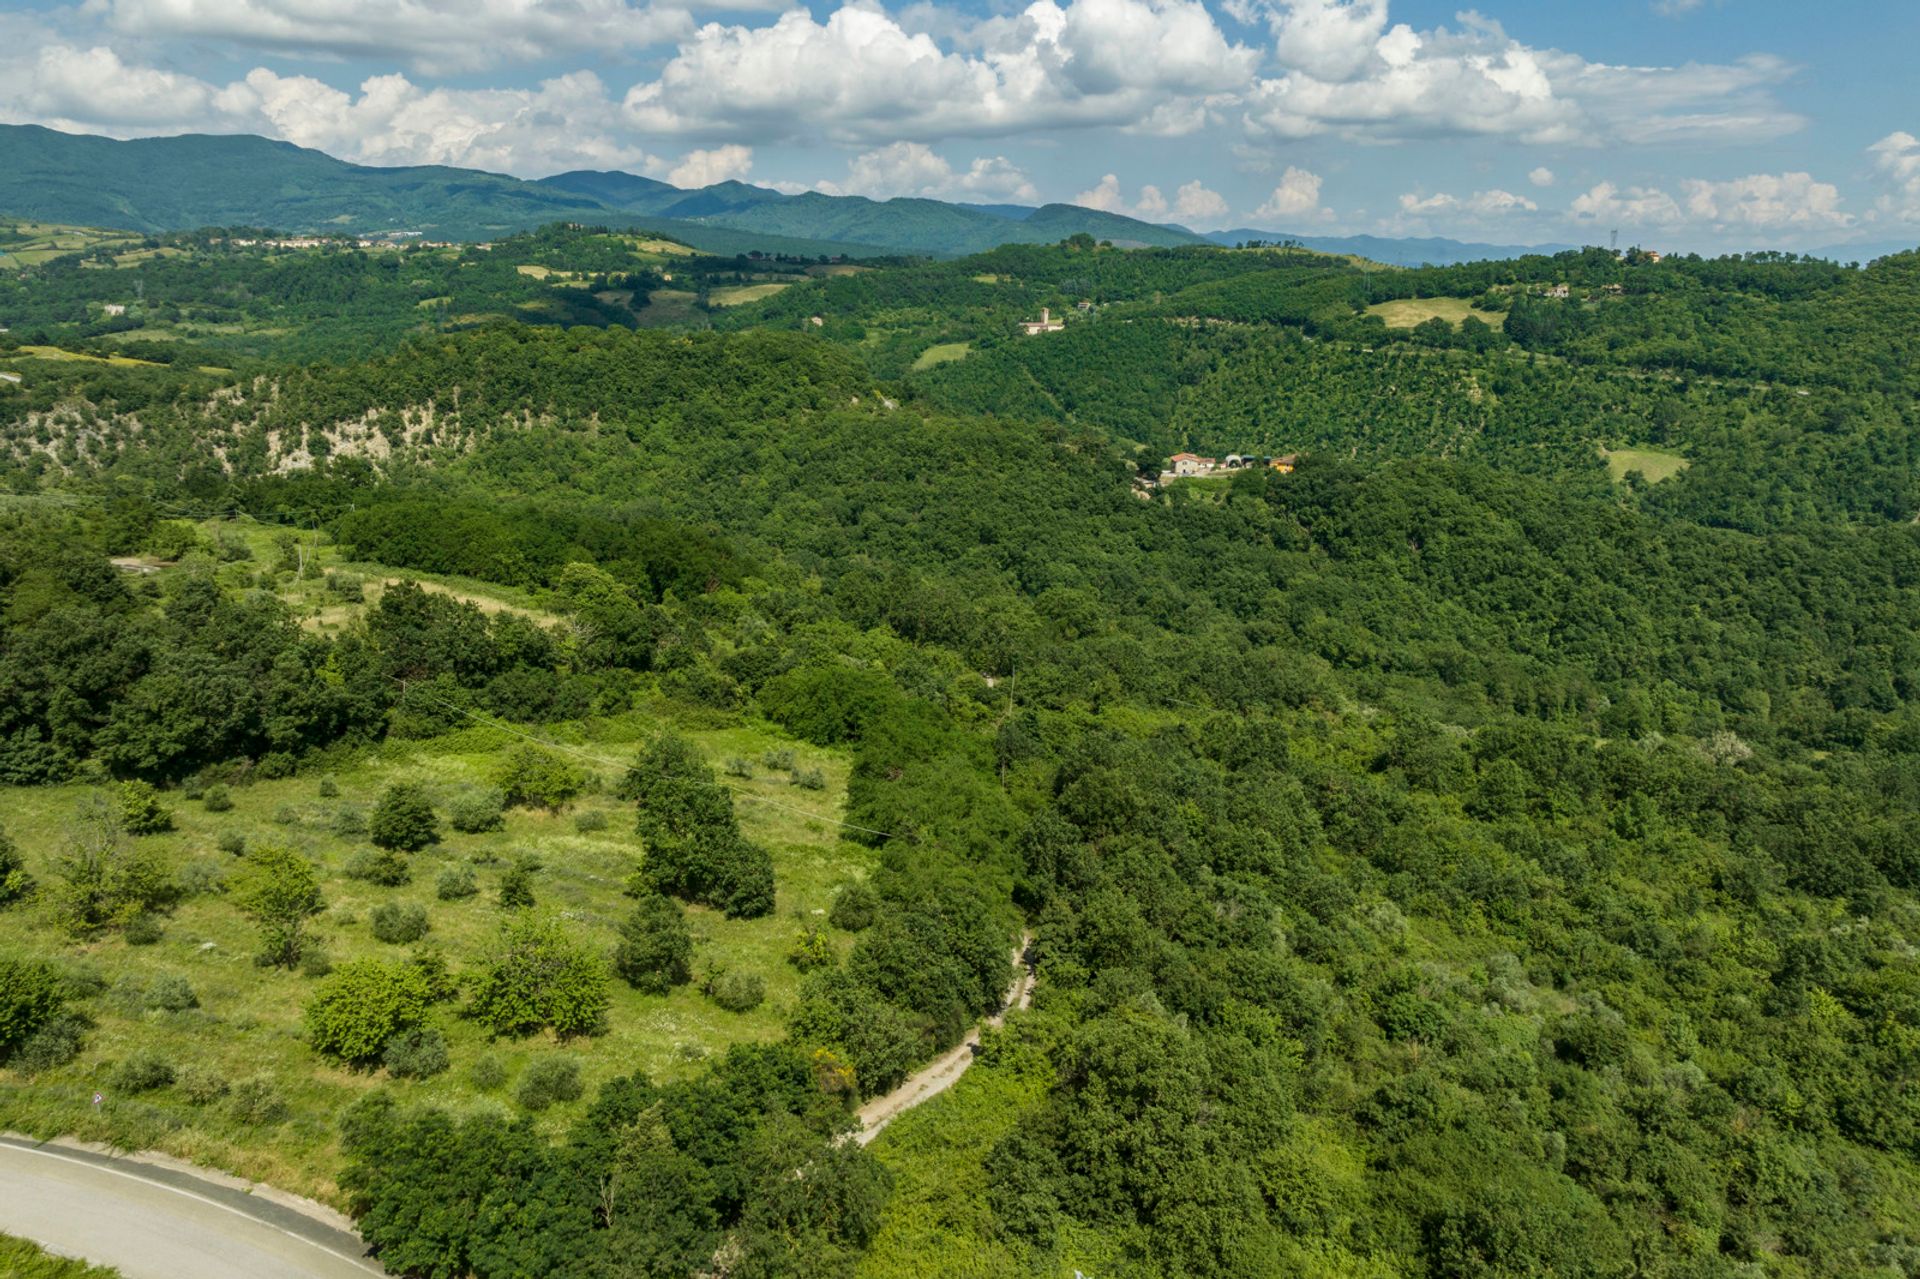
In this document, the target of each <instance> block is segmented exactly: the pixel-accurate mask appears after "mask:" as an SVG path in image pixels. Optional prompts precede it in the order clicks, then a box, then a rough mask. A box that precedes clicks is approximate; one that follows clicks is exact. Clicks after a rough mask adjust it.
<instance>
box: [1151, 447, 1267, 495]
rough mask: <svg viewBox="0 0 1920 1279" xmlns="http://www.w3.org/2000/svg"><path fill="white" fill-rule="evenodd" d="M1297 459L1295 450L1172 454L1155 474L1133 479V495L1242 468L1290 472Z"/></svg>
mask: <svg viewBox="0 0 1920 1279" xmlns="http://www.w3.org/2000/svg"><path fill="white" fill-rule="evenodd" d="M1299 460H1300V455H1299V454H1298V453H1286V454H1282V455H1281V456H1279V457H1269V456H1267V455H1265V454H1260V453H1229V454H1227V455H1226V456H1225V457H1201V456H1200V455H1199V454H1198V453H1175V454H1174V455H1173V456H1172V457H1170V458H1168V459H1167V464H1166V465H1165V466H1164V467H1162V468H1161V469H1160V472H1159V473H1158V474H1157V475H1156V474H1153V473H1151V472H1147V471H1143V472H1141V474H1140V475H1139V476H1137V477H1136V478H1135V479H1134V481H1133V491H1134V496H1136V497H1141V498H1147V497H1151V496H1152V495H1153V493H1154V492H1155V491H1156V490H1158V489H1162V488H1165V487H1166V486H1167V485H1168V484H1169V483H1171V482H1172V481H1174V480H1187V479H1207V478H1210V477H1214V476H1221V475H1238V474H1239V473H1240V472H1242V471H1260V470H1266V471H1277V472H1279V473H1280V474H1281V475H1290V474H1292V472H1293V468H1294V465H1295V464H1296V463H1298V462H1299Z"/></svg>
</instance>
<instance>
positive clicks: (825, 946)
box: [787, 924, 834, 973]
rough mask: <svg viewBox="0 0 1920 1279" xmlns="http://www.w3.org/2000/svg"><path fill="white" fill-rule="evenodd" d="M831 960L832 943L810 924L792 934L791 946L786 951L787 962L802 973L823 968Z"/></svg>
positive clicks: (832, 955)
mask: <svg viewBox="0 0 1920 1279" xmlns="http://www.w3.org/2000/svg"><path fill="white" fill-rule="evenodd" d="M833 960H834V954H833V943H832V942H830V941H828V940H827V935H826V934H825V933H824V932H822V931H820V930H819V929H818V928H815V927H813V926H812V925H811V924H809V925H808V926H807V927H805V928H802V929H801V930H800V931H799V933H798V934H796V935H795V936H794V939H793V946H792V947H791V948H790V949H789V950H788V951H787V962H788V963H790V964H792V965H793V966H794V967H795V968H798V969H799V970H800V971H801V972H803V973H807V972H812V971H813V970H814V969H816V968H825V967H826V966H827V965H828V964H831V963H832V962H833Z"/></svg>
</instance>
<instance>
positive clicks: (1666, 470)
mask: <svg viewBox="0 0 1920 1279" xmlns="http://www.w3.org/2000/svg"><path fill="white" fill-rule="evenodd" d="M1600 456H1602V457H1604V458H1606V459H1607V473H1608V474H1609V475H1611V476H1613V482H1614V483H1615V484H1618V483H1620V482H1621V481H1622V480H1624V479H1626V478H1627V472H1629V471H1638V472H1640V474H1642V475H1644V476H1646V477H1647V482H1648V483H1649V484H1658V483H1660V481H1662V480H1670V479H1672V478H1673V477H1674V476H1676V475H1678V474H1680V472H1682V471H1684V470H1686V469H1687V468H1688V467H1689V466H1692V465H1693V461H1692V459H1690V458H1687V457H1683V456H1681V455H1680V454H1678V453H1669V452H1666V451H1665V450H1663V449H1609V448H1603V449H1601V450H1600Z"/></svg>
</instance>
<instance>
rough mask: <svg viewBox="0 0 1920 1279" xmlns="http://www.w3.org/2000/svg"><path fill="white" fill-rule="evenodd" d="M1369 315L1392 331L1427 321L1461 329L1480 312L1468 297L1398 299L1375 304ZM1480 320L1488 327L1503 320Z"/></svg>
mask: <svg viewBox="0 0 1920 1279" xmlns="http://www.w3.org/2000/svg"><path fill="white" fill-rule="evenodd" d="M1367 314H1368V315H1377V316H1379V317H1380V318H1381V319H1382V320H1383V321H1385V322H1386V326H1387V327H1388V328H1390V329H1411V328H1417V327H1419V326H1420V325H1422V324H1424V323H1426V322H1427V321H1428V320H1445V321H1446V322H1447V323H1448V324H1451V325H1453V326H1454V327H1455V328H1459V327H1460V321H1462V320H1464V319H1466V318H1467V317H1468V316H1470V315H1474V314H1477V313H1476V312H1475V311H1474V309H1473V305H1472V303H1470V302H1468V301H1467V299H1465V298H1397V299H1395V300H1394V301H1392V302H1376V303H1374V304H1373V305H1372V306H1370V307H1368V308H1367ZM1480 318H1481V319H1482V320H1485V321H1486V322H1487V323H1488V324H1493V323H1495V322H1496V321H1497V320H1499V319H1500V317H1499V316H1488V315H1484V314H1482V315H1480Z"/></svg>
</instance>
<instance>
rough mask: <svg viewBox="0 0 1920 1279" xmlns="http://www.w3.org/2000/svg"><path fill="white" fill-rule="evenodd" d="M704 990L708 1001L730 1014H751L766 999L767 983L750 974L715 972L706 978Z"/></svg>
mask: <svg viewBox="0 0 1920 1279" xmlns="http://www.w3.org/2000/svg"><path fill="white" fill-rule="evenodd" d="M704 989H705V990H706V993H707V997H708V998H709V999H711V1000H713V1002H714V1003H716V1004H718V1005H720V1006H721V1007H722V1008H724V1009H726V1010H727V1011H728V1012H730V1013H744V1012H751V1011H752V1010H753V1009H755V1008H758V1007H759V1006H760V1003H761V1001H762V1000H764V999H765V998H766V997H767V983H766V982H764V981H762V980H761V979H760V978H758V977H755V976H753V975H752V974H750V973H733V972H726V971H724V970H722V971H720V972H716V973H714V974H712V975H711V976H709V977H708V978H707V980H706V982H705V984H704Z"/></svg>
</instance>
